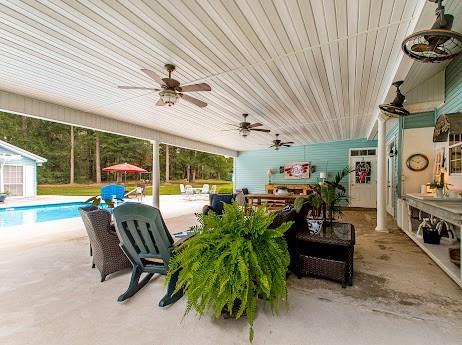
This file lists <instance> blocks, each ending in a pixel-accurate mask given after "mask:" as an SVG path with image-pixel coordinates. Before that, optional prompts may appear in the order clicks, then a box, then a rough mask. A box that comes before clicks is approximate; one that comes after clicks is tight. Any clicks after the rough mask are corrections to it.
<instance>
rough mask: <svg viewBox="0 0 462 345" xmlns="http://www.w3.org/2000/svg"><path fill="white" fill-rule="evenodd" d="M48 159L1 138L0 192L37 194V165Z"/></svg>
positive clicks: (26, 195) (18, 194)
mask: <svg viewBox="0 0 462 345" xmlns="http://www.w3.org/2000/svg"><path fill="white" fill-rule="evenodd" d="M46 161H47V160H46V159H45V158H43V157H40V156H37V155H36V154H33V153H31V152H28V151H26V150H23V149H21V148H19V147H17V146H14V145H11V144H9V143H7V142H5V141H2V140H0V193H8V194H9V196H11V197H34V196H36V195H37V167H38V166H41V165H42V164H43V163H45V162H46Z"/></svg>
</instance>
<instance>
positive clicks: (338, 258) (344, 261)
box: [295, 222, 355, 287]
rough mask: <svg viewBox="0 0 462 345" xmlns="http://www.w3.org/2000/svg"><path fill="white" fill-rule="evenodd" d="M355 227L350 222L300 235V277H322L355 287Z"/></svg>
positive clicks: (298, 250) (297, 246)
mask: <svg viewBox="0 0 462 345" xmlns="http://www.w3.org/2000/svg"><path fill="white" fill-rule="evenodd" d="M354 244H355V228H354V226H353V225H352V224H349V223H338V222H334V223H332V224H326V223H324V224H323V226H322V228H321V230H320V231H319V232H318V233H316V234H312V233H310V232H309V231H308V230H307V229H306V230H299V231H297V234H296V258H297V262H296V264H295V267H296V271H297V275H298V276H299V277H301V276H302V275H309V276H318V277H324V278H328V279H331V280H335V281H339V282H341V283H342V287H346V285H347V284H348V285H353V254H354Z"/></svg>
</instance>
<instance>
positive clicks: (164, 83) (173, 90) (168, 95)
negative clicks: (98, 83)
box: [119, 64, 212, 108]
mask: <svg viewBox="0 0 462 345" xmlns="http://www.w3.org/2000/svg"><path fill="white" fill-rule="evenodd" d="M165 68H166V70H167V71H168V78H161V77H160V76H159V75H158V74H157V73H156V72H154V71H151V70H149V69H146V68H143V69H141V71H142V72H144V73H145V74H147V75H148V76H149V77H150V78H151V79H152V80H154V81H155V82H156V83H158V84H159V85H160V87H161V88H160V89H157V88H152V87H143V86H119V89H124V90H151V91H160V92H159V96H160V98H159V100H158V101H157V103H156V105H157V106H164V105H168V106H169V107H171V106H172V105H174V104H175V103H176V102H177V101H178V100H179V99H180V98H182V99H184V100H185V101H187V102H190V103H192V104H194V105H197V106H198V107H200V108H205V107H206V106H207V103H205V102H203V101H201V100H200V99H197V98H194V97H191V96H189V95H186V94H184V92H193V91H212V88H211V87H210V85H209V84H206V83H200V84H192V85H184V86H181V84H180V82H179V81H178V80H175V79H172V72H173V71H174V70H175V65H172V64H166V65H165Z"/></svg>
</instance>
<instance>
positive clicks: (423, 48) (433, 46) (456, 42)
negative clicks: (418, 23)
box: [401, 0, 462, 62]
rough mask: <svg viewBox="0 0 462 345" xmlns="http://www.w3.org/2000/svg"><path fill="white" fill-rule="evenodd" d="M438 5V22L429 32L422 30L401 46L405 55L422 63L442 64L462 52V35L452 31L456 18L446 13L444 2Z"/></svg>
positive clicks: (440, 0)
mask: <svg viewBox="0 0 462 345" xmlns="http://www.w3.org/2000/svg"><path fill="white" fill-rule="evenodd" d="M429 1H430V2H435V3H438V7H437V8H436V21H435V23H434V24H433V26H432V28H431V29H429V30H422V31H419V32H416V33H414V34H412V35H410V36H408V37H406V38H405V39H404V41H403V43H402V44H401V48H402V49H403V51H404V53H405V54H406V55H408V56H409V57H411V58H412V59H414V60H417V61H420V62H441V61H444V60H449V59H452V58H454V57H456V56H457V55H459V54H460V53H461V52H462V34H460V33H458V32H456V31H452V30H451V28H452V23H453V22H454V16H452V15H450V14H445V13H444V6H443V0H429Z"/></svg>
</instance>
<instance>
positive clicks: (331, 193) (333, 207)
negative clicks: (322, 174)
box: [312, 166, 354, 222]
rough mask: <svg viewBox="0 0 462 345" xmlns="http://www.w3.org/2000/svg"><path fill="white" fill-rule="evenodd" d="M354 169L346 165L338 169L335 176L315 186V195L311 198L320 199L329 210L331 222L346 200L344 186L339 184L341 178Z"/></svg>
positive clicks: (339, 212) (346, 195)
mask: <svg viewBox="0 0 462 345" xmlns="http://www.w3.org/2000/svg"><path fill="white" fill-rule="evenodd" d="M353 171H354V169H353V170H351V169H350V168H349V167H348V166H347V167H345V168H343V169H342V170H341V171H338V172H337V174H335V177H334V179H333V180H331V181H327V180H326V181H324V183H323V184H322V185H320V186H318V187H316V189H315V192H316V193H317V196H316V197H314V198H313V199H312V200H316V199H317V200H318V201H319V200H322V202H323V203H325V204H326V206H327V211H328V212H329V215H328V217H329V220H330V222H332V220H333V219H334V216H335V214H341V213H342V212H341V210H342V205H343V203H344V202H346V201H348V199H349V198H348V194H347V192H346V189H345V187H344V186H342V185H341V182H342V180H343V179H344V178H345V177H347V176H348V175H349V174H350V173H352V172H353Z"/></svg>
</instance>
